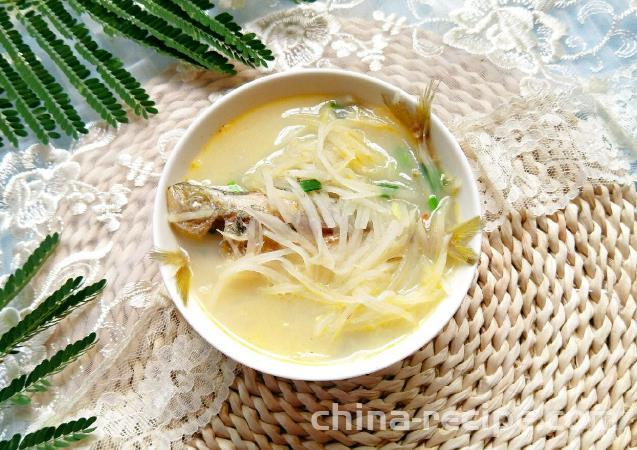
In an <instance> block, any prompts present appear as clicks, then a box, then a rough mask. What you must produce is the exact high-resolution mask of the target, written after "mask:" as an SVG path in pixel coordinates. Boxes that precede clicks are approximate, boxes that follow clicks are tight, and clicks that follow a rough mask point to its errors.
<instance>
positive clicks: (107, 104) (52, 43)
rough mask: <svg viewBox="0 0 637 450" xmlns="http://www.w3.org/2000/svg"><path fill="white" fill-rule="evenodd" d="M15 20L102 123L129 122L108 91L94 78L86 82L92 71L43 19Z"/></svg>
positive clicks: (20, 16)
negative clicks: (22, 26)
mask: <svg viewBox="0 0 637 450" xmlns="http://www.w3.org/2000/svg"><path fill="white" fill-rule="evenodd" d="M17 17H18V20H20V22H22V24H23V25H24V27H25V28H26V30H27V31H28V32H29V34H30V35H31V36H32V37H33V38H35V40H36V42H37V43H38V45H39V46H40V47H41V48H42V50H44V51H45V52H46V53H47V54H48V55H49V57H50V58H51V60H52V61H53V62H54V63H55V64H56V65H57V66H58V68H59V69H60V70H61V71H62V72H63V73H64V75H66V77H67V79H68V80H69V81H70V82H71V84H72V85H73V86H74V87H75V89H77V91H78V92H79V93H80V94H82V96H83V97H84V98H85V99H86V102H87V103H88V104H89V105H90V106H91V107H92V108H93V109H94V110H95V111H96V112H97V113H98V114H99V115H100V117H101V118H102V119H104V120H105V121H106V122H107V123H108V124H109V125H112V126H117V123H118V122H124V123H125V122H128V118H127V117H126V111H124V109H123V108H122V106H121V105H120V104H119V103H118V102H117V99H116V98H115V96H114V95H113V94H112V92H111V91H110V89H108V87H107V86H105V85H104V83H102V82H101V81H100V80H98V79H97V78H88V76H89V75H90V73H91V71H90V70H88V69H87V68H86V67H85V66H84V65H83V64H82V63H81V62H80V61H79V60H78V59H77V58H76V56H75V55H74V54H73V51H72V50H71V48H70V47H69V46H68V45H66V44H65V43H64V41H62V40H61V39H58V37H57V36H56V35H55V34H54V33H53V32H52V31H51V30H50V29H49V27H48V24H47V23H46V22H45V20H44V19H43V18H42V16H40V15H39V14H37V13H35V12H33V11H29V12H28V13H26V14H18V15H17Z"/></svg>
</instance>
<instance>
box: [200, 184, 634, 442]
mask: <svg viewBox="0 0 637 450" xmlns="http://www.w3.org/2000/svg"><path fill="white" fill-rule="evenodd" d="M636 206H637V195H636V193H635V189H634V188H632V187H620V186H617V185H611V186H596V187H594V188H593V187H590V186H589V187H586V188H585V189H584V191H583V192H582V194H581V195H580V196H579V197H578V198H577V199H575V200H574V201H572V202H571V204H570V205H569V206H568V207H567V208H566V210H564V211H560V212H558V213H555V214H553V215H551V216H549V217H541V218H532V217H529V216H528V215H527V214H526V213H525V212H524V211H521V212H519V213H517V212H516V213H514V214H512V215H511V216H510V217H508V219H507V220H506V221H505V223H504V224H503V225H502V227H501V228H500V229H499V230H497V231H494V232H491V233H485V234H484V236H483V241H482V255H481V256H480V263H479V266H478V275H477V280H476V282H475V283H474V285H473V286H472V288H471V289H470V291H469V293H468V294H467V297H466V298H465V300H464V302H463V303H462V305H461V306H460V309H459V310H458V312H457V313H456V315H455V316H454V318H453V319H452V320H451V321H450V322H449V324H448V325H447V326H446V327H445V328H444V330H443V331H442V332H441V333H440V334H439V335H438V336H437V337H436V339H434V341H432V342H430V343H429V344H427V345H426V346H424V347H423V348H422V349H420V350H419V351H418V352H416V353H414V354H413V355H412V356H411V357H409V358H407V359H405V360H403V361H401V362H400V363H398V364H395V365H393V366H392V367H389V368H388V369H386V370H384V371H382V372H379V373H376V374H372V375H369V376H364V377H359V378H356V379H351V380H345V381H336V382H299V381H292V380H286V379H282V378H278V377H272V376H269V375H266V374H262V373H259V372H255V371H254V370H251V369H248V368H243V370H242V371H241V372H240V373H239V374H238V375H237V378H236V380H235V383H234V385H233V386H232V389H231V392H230V396H229V398H228V400H227V401H226V402H225V404H224V405H223V407H222V410H221V413H220V414H219V416H217V417H215V419H214V420H213V421H212V423H211V424H210V425H209V426H207V427H205V428H204V429H203V430H202V431H201V432H200V434H199V436H198V437H197V438H196V439H195V440H193V441H192V445H193V446H195V447H196V448H199V449H207V448H210V449H213V448H219V447H221V448H234V447H236V448H288V447H292V448H295V449H302V448H308V449H314V448H316V449H318V448H333V449H338V448H352V447H357V446H363V447H382V448H392V449H394V448H416V447H417V446H422V448H440V449H455V448H475V449H477V448H537V449H543V448H583V449H590V448H616V449H624V448H628V447H630V446H633V445H635V444H636V443H637V439H636V438H637V428H636V426H635V417H636V415H637V405H636V404H635V400H636V399H637V385H636V384H635V380H636V379H637V365H636V364H635V363H636V361H637V345H636V344H635V338H636V337H637V326H636V324H635V314H636V312H637V301H636V300H635V290H636V288H637V284H636V282H635V281H636V277H637V269H636V268H637V226H636V223H635V208H636ZM333 403H337V404H338V405H339V406H338V408H339V409H340V410H341V411H348V410H349V411H354V412H355V411H356V410H357V409H361V407H360V406H357V403H359V404H363V405H364V407H363V409H364V410H365V411H367V410H374V411H383V412H390V411H393V410H401V411H405V412H407V413H409V415H410V416H411V417H419V416H422V415H423V414H429V415H430V417H431V420H430V422H429V425H428V426H427V427H423V426H422V425H421V424H418V425H416V426H414V427H412V429H411V430H409V431H395V430H373V429H372V430H371V431H370V430H362V431H357V430H351V431H347V430H345V429H344V427H343V428H341V429H338V430H329V431H319V430H316V429H315V428H314V427H313V426H312V424H311V415H312V413H313V412H316V411H333V408H334V406H333V405H332V404H333ZM445 411H449V412H456V411H461V412H463V413H464V415H465V416H466V417H468V418H470V419H468V422H467V423H468V424H469V425H467V428H468V429H467V428H464V429H463V428H457V429H454V427H453V424H449V423H446V424H444V423H441V422H440V421H438V420H436V419H434V417H433V416H431V413H432V412H435V413H438V414H439V416H440V420H443V418H444V412H445ZM534 413H535V414H537V415H539V416H542V415H547V416H548V417H547V418H545V419H543V418H541V417H538V418H537V420H534V419H533V414H534ZM553 413H558V414H557V415H553V416H551V414H553ZM489 415H490V416H491V419H492V420H495V417H497V416H499V417H501V419H503V421H502V422H501V425H500V426H499V427H498V426H496V425H495V424H494V423H493V422H485V423H482V422H479V423H478V424H476V425H475V426H471V420H474V421H477V420H481V419H484V418H486V417H489ZM362 416H363V417H364V422H363V423H364V424H367V419H366V418H365V413H362ZM524 417H526V419H527V421H526V422H525V421H524V420H522V419H523V418H524ZM328 419H329V418H328ZM329 420H331V419H329ZM587 420H590V421H591V422H590V423H587V422H586V421H587ZM529 422H531V423H529ZM341 425H343V422H342V421H341Z"/></svg>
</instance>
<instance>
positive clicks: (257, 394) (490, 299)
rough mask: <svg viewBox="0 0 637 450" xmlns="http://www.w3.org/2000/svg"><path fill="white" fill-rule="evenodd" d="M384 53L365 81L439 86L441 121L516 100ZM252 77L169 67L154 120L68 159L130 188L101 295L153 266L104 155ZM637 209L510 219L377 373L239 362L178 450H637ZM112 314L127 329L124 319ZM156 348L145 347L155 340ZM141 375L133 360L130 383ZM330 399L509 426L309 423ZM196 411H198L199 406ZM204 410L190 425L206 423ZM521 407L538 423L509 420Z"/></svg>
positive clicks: (605, 207) (488, 76) (612, 191)
mask: <svg viewBox="0 0 637 450" xmlns="http://www.w3.org/2000/svg"><path fill="white" fill-rule="evenodd" d="M308 20H314V19H308ZM316 20H323V19H320V18H319V19H316ZM307 29H308V30H317V29H320V27H319V26H318V25H317V26H316V27H307ZM340 32H341V33H349V34H351V35H353V36H356V38H357V39H359V40H360V41H361V42H368V41H370V40H371V38H372V36H374V34H376V33H383V31H382V30H381V29H380V28H379V26H378V25H374V24H369V23H361V22H355V21H348V22H347V23H342V24H340ZM431 39H433V37H432V38H431ZM301 40H302V39H301ZM301 45H302V44H301ZM383 55H384V60H383V68H382V70H381V71H380V72H374V73H373V75H374V76H377V77H379V78H383V79H385V80H387V81H389V82H391V83H394V84H396V85H397V86H400V87H402V88H405V89H407V90H409V91H412V92H413V91H414V90H416V89H417V88H418V87H422V86H424V85H425V83H426V82H427V81H428V80H429V79H430V78H431V77H435V78H438V79H441V80H443V81H444V84H443V85H442V86H441V89H440V94H439V95H438V97H437V100H436V105H435V108H436V109H435V111H436V113H437V114H438V115H439V117H440V118H441V119H442V120H443V121H445V122H446V123H453V122H454V121H456V120H458V119H461V118H462V117H464V116H466V115H469V114H474V113H480V114H483V113H489V112H490V111H492V110H493V109H494V108H495V107H497V105H499V104H501V103H502V102H506V101H507V99H509V98H512V97H513V96H515V95H517V94H518V93H519V87H518V86H519V80H520V78H521V75H520V74H519V73H516V72H515V71H510V72H506V73H503V72H502V71H500V70H499V69H498V68H496V67H495V66H493V65H490V64H489V63H488V62H485V61H484V60H483V59H482V58H480V57H476V56H471V55H468V54H466V53H464V52H461V51H457V50H454V49H447V50H446V51H445V53H444V55H440V56H434V57H431V58H427V59H423V58H421V57H420V56H419V55H418V54H416V53H415V50H414V45H413V42H412V36H411V33H410V32H407V33H404V34H401V35H398V36H392V37H391V40H390V42H389V44H388V46H387V48H385V49H384V52H383ZM319 56H321V60H320V65H321V66H328V67H330V66H340V67H343V68H347V69H350V70H355V71H360V72H369V69H370V67H369V64H368V63H367V62H364V61H362V60H361V59H359V58H355V57H351V58H336V56H335V51H334V49H332V48H331V47H329V46H328V47H327V48H326V49H325V53H324V54H323V55H319ZM317 58H318V56H317ZM310 62H312V61H310ZM258 75H259V74H258V73H257V72H255V71H249V70H246V71H242V72H241V73H240V74H239V75H237V76H236V77H234V78H219V77H216V76H214V75H211V74H203V73H200V74H196V75H195V76H192V77H191V76H190V74H188V73H185V74H181V73H178V72H175V71H174V69H171V70H169V71H167V72H166V73H165V74H163V75H162V76H161V77H158V78H157V79H155V80H154V81H152V82H151V83H150V84H149V86H148V87H149V90H150V91H151V93H152V96H153V98H155V99H157V101H158V106H159V109H160V110H161V111H162V112H161V114H159V115H158V116H157V117H155V118H153V119H151V120H150V121H148V122H142V121H134V122H133V123H131V124H129V125H128V126H126V127H122V129H120V130H119V131H118V133H117V135H116V136H115V138H114V140H113V141H112V142H111V143H110V144H109V146H108V147H109V151H108V152H86V153H82V154H80V155H77V156H76V160H77V161H79V162H80V163H81V165H82V167H85V168H89V172H88V173H84V174H83V176H82V178H83V180H84V181H85V182H86V183H88V184H90V185H94V186H97V187H99V188H100V189H101V190H103V191H107V190H108V189H109V186H111V185H112V184H113V183H114V182H118V183H122V184H125V185H129V186H131V189H132V192H131V194H130V195H129V197H128V206H127V207H126V210H125V212H124V215H123V216H122V217H121V218H120V220H121V221H122V222H123V221H124V220H126V221H127V222H128V223H127V224H126V226H122V228H121V229H120V231H118V232H117V233H116V234H115V235H114V238H113V240H115V241H116V242H115V244H114V247H113V249H112V251H111V252H109V255H108V256H107V258H106V260H105V261H104V266H105V267H110V268H112V269H111V270H110V272H109V273H107V276H108V277H109V279H110V280H111V281H112V282H111V285H110V286H111V289H115V288H114V287H115V286H124V285H126V284H127V283H130V282H132V281H136V280H139V279H152V280H153V281H157V278H156V277H155V276H154V274H156V267H155V266H154V265H153V264H151V263H149V262H148V261H147V259H145V258H144V255H145V254H146V253H147V251H148V250H149V248H150V242H149V239H148V229H149V220H150V214H151V209H152V205H151V201H150V199H151V198H152V195H153V189H154V183H152V182H146V184H144V182H139V183H138V182H137V181H134V183H135V187H134V188H133V187H132V184H133V181H131V180H133V178H130V177H129V178H128V179H127V178H126V176H127V175H126V173H125V171H123V170H122V167H121V166H120V165H118V163H117V162H115V161H113V159H112V158H113V156H112V155H115V154H118V153H121V152H123V151H126V152H129V153H130V154H131V155H132V156H133V157H134V158H139V161H154V162H155V163H157V164H159V165H160V164H161V162H160V161H159V158H158V156H157V154H158V151H157V149H158V148H159V147H161V146H162V145H164V147H165V146H166V145H167V144H166V143H165V140H166V136H168V135H170V136H172V134H171V133H174V132H176V131H179V130H183V129H185V128H186V127H187V126H188V125H189V124H190V123H191V122H192V120H193V119H194V117H195V116H196V115H197V113H198V112H199V111H200V110H201V109H203V108H204V107H206V106H207V105H209V104H210V101H211V100H213V99H215V98H217V97H218V95H219V94H220V93H222V92H223V91H225V90H227V89H229V88H233V87H236V86H237V85H238V84H241V83H244V82H246V81H249V80H250V79H253V78H254V77H256V76H258ZM173 137H178V136H177V135H175V136H173ZM162 139H163V141H162ZM162 142H164V144H162ZM111 150H112V151H111ZM134 161H137V159H134ZM136 164H137V163H136ZM138 166H139V167H142V163H141V162H140V163H139V164H138ZM127 183H128V184H127ZM636 206H637V194H636V192H635V190H634V188H632V187H622V186H619V185H608V186H595V187H591V186H587V187H585V188H584V189H583V192H582V193H581V195H580V196H579V197H578V198H576V199H574V200H573V201H572V202H571V203H570V204H569V205H568V207H567V208H566V209H565V210H564V211H560V212H557V213H555V214H553V215H551V216H549V217H541V218H533V217H531V216H530V215H529V214H527V213H526V212H525V211H518V212H514V213H511V214H510V216H509V217H508V218H507V220H505V221H504V224H503V225H502V226H501V227H500V228H499V229H498V230H496V231H493V232H490V233H488V234H485V235H484V238H483V241H482V254H481V256H480V262H479V267H478V273H477V278H476V282H475V283H474V285H473V287H472V288H471V289H470V291H469V293H468V294H467V296H466V298H465V300H464V302H463V303H462V305H461V307H460V309H459V310H458V311H457V313H456V314H455V317H454V318H453V319H452V320H451V321H450V322H449V323H448V324H447V326H446V327H445V328H444V330H443V331H442V332H441V333H440V334H439V335H438V336H437V337H436V338H435V339H434V340H433V341H432V342H430V343H429V344H427V345H426V346H424V347H423V348H422V349H420V350H419V351H418V352H416V353H414V354H413V355H411V356H410V357H409V358H407V359H405V360H403V361H401V362H399V363H397V364H394V365H393V366H391V367H389V368H387V369H385V370H383V371H381V372H379V373H375V374H371V375H368V376H363V377H359V378H356V379H351V380H345V381H338V382H300V381H292V380H286V379H283V378H277V377H272V376H269V375H265V374H262V373H259V372H255V371H254V370H251V369H249V368H242V369H241V370H240V371H239V373H238V374H237V376H236V379H235V382H234V384H233V385H232V386H231V389H230V392H229V396H228V398H227V400H226V401H225V402H224V403H223V404H222V406H221V411H220V413H219V414H218V415H217V416H215V417H214V418H213V419H212V421H211V422H210V423H209V424H207V425H204V426H203V428H202V429H201V430H200V431H199V432H198V433H196V434H195V435H194V436H193V438H192V439H191V440H190V441H189V444H188V445H189V446H190V447H191V448H197V449H201V450H204V449H217V448H280V449H283V448H289V447H292V448H295V449H304V448H307V449H319V448H329V449H340V448H348V447H357V446H360V447H383V448H388V449H390V448H391V449H397V448H416V447H421V448H439V449H455V448H472V449H478V448H480V449H481V448H485V447H488V448H522V447H524V448H538V449H539V448H573V449H575V448H584V449H588V448H617V449H620V448H627V447H628V446H631V445H637V428H636V427H637V425H635V421H634V419H635V417H636V415H637V405H636V403H635V400H636V399H637V384H635V380H636V379H637V365H635V362H636V361H637V345H636V344H635V342H634V341H635V337H636V336H637V326H636V324H635V319H634V318H635V317H636V315H637V301H636V299H635V287H636V286H637V284H636V282H635V280H636V277H637V273H636V272H637V270H636V267H637V234H636V232H637V229H636V226H635V208H636ZM78 220H80V219H78ZM81 220H83V221H85V220H86V219H83V218H81ZM82 223H84V224H86V222H82ZM96 225H97V224H96ZM69 227H70V228H73V225H72V223H71V224H70V225H69ZM77 229H86V226H84V228H79V227H78V228H77ZM91 229H93V227H91ZM95 229H96V230H97V229H99V230H100V231H99V235H97V237H95V236H94V235H95V234H96V233H97V231H96V232H95V233H93V234H91V237H90V239H89V237H88V236H85V235H84V234H83V233H76V234H75V235H74V236H72V237H70V238H69V239H70V241H69V240H67V241H66V242H71V244H72V245H71V246H72V247H74V248H76V247H77V248H82V247H84V246H87V245H89V244H91V243H93V242H94V241H100V242H101V241H108V240H109V239H111V238H110V235H109V232H108V231H106V230H104V227H100V228H97V227H95ZM131 255H134V257H133V256H131ZM117 258H120V259H117ZM118 261H120V263H119V264H116V263H117V262H118ZM123 264H128V265H130V266H131V267H130V270H126V269H125V267H128V266H124V265H123ZM111 295H114V294H113V293H111V292H110V291H109V292H106V293H105V296H111ZM113 320H114V321H116V322H117V323H126V324H128V323H129V322H130V323H133V322H134V321H135V320H136V318H135V317H116V318H114V319H113ZM127 326H128V325H127ZM174 328H175V329H172V328H171V329H167V330H165V334H166V336H165V340H166V341H169V340H171V339H174V336H175V335H176V334H178V333H182V332H183V330H181V331H180V330H178V329H177V328H176V327H174ZM158 341H159V344H158V343H157V342H153V343H152V344H151V345H160V344H161V342H163V340H162V339H159V340H158ZM116 369H117V368H116ZM114 370H115V369H114ZM122 370H123V369H122ZM142 372H143V370H142V367H141V366H140V367H137V366H136V367H135V370H134V375H133V378H134V379H133V380H132V381H133V382H134V381H135V380H136V379H137V378H140V377H141V376H142V375H141V374H142ZM122 373H126V374H127V373H129V372H127V371H125V370H123V372H122ZM110 376H111V375H109V377H110ZM105 378H108V377H105ZM332 403H337V404H338V407H339V409H340V410H341V411H346V410H351V411H354V410H357V409H362V410H363V411H381V412H387V413H389V412H391V411H393V410H399V411H405V412H407V413H408V414H409V415H410V416H411V417H419V416H421V415H423V414H425V413H434V412H435V413H443V412H445V411H453V412H461V413H462V414H463V417H468V418H469V421H471V420H475V421H478V420H479V419H482V418H485V417H490V416H493V415H495V414H500V415H504V416H505V417H506V418H508V419H510V420H509V422H510V423H505V424H503V425H501V426H497V423H492V422H484V423H480V424H479V426H476V427H473V428H472V429H471V430H466V429H463V428H462V427H461V428H458V427H453V426H450V425H449V424H447V425H444V424H443V423H441V422H440V420H441V419H440V418H437V419H436V418H434V419H432V420H431V421H430V423H429V425H428V426H422V424H420V425H416V426H412V427H411V429H410V430H406V431H399V430H396V429H387V430H381V429H377V428H372V429H371V430H367V429H363V430H359V431H347V430H346V429H344V428H341V427H339V428H338V429H336V430H329V431H320V430H318V429H315V428H314V427H313V426H312V424H311V415H312V413H313V412H317V411H319V412H321V411H330V410H331V409H332ZM360 405H362V406H360ZM208 407H209V404H208V403H205V404H203V405H202V408H203V409H202V411H203V410H204V409H205V408H208ZM202 411H199V412H197V413H196V414H195V415H196V416H197V417H205V415H204V414H202ZM528 412H535V413H537V414H539V417H537V418H536V419H535V420H534V421H533V422H532V423H520V421H519V420H518V419H520V418H523V417H524V416H525V414H527V413H528ZM552 412H560V413H561V414H560V415H559V416H558V417H557V418H556V419H555V420H549V419H548V418H546V417H541V416H542V414H547V413H552ZM591 412H595V413H605V417H604V419H605V423H601V424H600V423H586V422H585V420H584V418H582V413H584V414H585V413H591ZM363 414H366V413H365V412H364V413H363ZM325 420H326V419H325ZM366 422H367V421H365V423H366ZM198 423H201V421H200V422H198ZM204 423H205V422H204ZM193 431H194V430H193Z"/></svg>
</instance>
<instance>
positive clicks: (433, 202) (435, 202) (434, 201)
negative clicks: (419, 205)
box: [427, 194, 440, 211]
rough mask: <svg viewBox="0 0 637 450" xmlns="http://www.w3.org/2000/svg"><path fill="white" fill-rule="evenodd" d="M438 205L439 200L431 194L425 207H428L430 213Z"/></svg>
mask: <svg viewBox="0 0 637 450" xmlns="http://www.w3.org/2000/svg"><path fill="white" fill-rule="evenodd" d="M439 204H440V200H439V199H438V196H437V195H435V194H431V195H430V196H429V198H428V199H427V206H429V210H430V211H434V210H435V209H436V208H437V207H438V205H439Z"/></svg>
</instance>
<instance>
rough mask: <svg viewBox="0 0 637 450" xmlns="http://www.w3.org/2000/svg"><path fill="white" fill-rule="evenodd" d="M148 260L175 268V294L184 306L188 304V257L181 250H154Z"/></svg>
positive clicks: (184, 251)
mask: <svg viewBox="0 0 637 450" xmlns="http://www.w3.org/2000/svg"><path fill="white" fill-rule="evenodd" d="M150 258H151V259H152V260H153V261H157V262H159V263H161V264H166V265H169V266H175V267H176V268H177V270H176V271H175V283H176V285H177V292H179V296H180V297H181V299H182V301H183V302H184V304H186V303H188V294H189V292H190V281H191V279H192V269H191V268H190V257H189V256H188V253H187V252H186V250H184V249H183V248H181V247H179V249H178V250H162V249H158V248H154V249H153V250H151V251H150Z"/></svg>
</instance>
